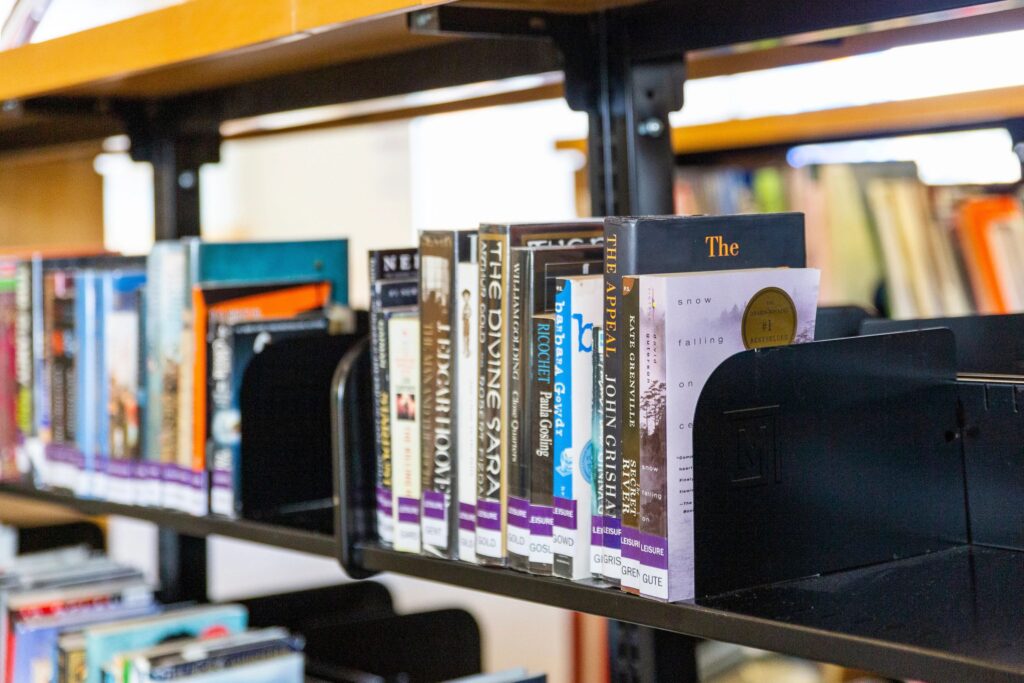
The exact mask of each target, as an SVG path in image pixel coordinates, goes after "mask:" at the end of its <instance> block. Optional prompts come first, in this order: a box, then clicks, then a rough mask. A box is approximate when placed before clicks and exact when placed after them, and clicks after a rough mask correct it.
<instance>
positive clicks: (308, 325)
mask: <svg viewBox="0 0 1024 683" xmlns="http://www.w3.org/2000/svg"><path fill="white" fill-rule="evenodd" d="M210 333H211V336H212V339H211V341H210V344H209V358H210V371H209V379H208V384H207V391H208V392H209V396H208V399H207V401H208V405H209V406H210V411H209V419H208V424H207V434H208V435H209V436H208V438H207V463H208V465H209V469H210V513H211V514H214V515H220V516H224V517H232V518H238V517H241V516H242V500H241V497H240V491H241V479H240V477H241V472H242V464H241V463H242V416H241V400H242V399H241V391H242V378H243V377H244V375H245V369H246V367H248V365H249V361H251V360H252V359H253V358H254V357H255V356H256V355H258V354H259V353H261V352H262V351H263V350H264V349H265V348H266V347H267V346H269V345H270V344H273V343H276V342H279V341H284V340H287V339H297V338H303V337H311V336H323V335H327V334H330V333H331V323H330V320H328V318H327V317H326V316H324V315H322V314H314V315H309V316H300V317H297V318H284V319H277V318H271V319H266V320H256V321H251V322H239V323H230V322H219V323H217V324H216V325H214V326H212V327H211V330H210Z"/></svg>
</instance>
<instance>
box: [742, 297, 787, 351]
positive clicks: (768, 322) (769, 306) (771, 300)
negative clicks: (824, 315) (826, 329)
mask: <svg viewBox="0 0 1024 683" xmlns="http://www.w3.org/2000/svg"><path fill="white" fill-rule="evenodd" d="M794 339H796V305H795V304H794V303H793V299H791V298H790V297H789V294H786V292H784V291H783V290H781V289H779V288H778V287H766V288H764V289H762V290H761V291H760V292H758V293H757V294H755V295H754V296H752V297H750V301H749V302H748V303H747V308H746V309H745V310H744V311H743V346H744V348H747V349H763V348H765V347H768V346H785V345H786V344H792V343H793V340H794Z"/></svg>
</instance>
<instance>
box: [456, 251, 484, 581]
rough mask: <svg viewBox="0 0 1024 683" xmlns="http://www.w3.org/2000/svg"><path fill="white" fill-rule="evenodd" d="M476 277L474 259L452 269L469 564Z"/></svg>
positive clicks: (463, 531) (462, 543) (462, 509)
mask: <svg viewBox="0 0 1024 683" xmlns="http://www.w3.org/2000/svg"><path fill="white" fill-rule="evenodd" d="M474 250H475V246H474ZM479 277H480V274H479V269H478V267H477V263H476V260H475V258H474V260H473V262H472V263H459V264H458V266H457V267H456V269H455V284H456V292H457V298H456V302H455V305H456V306H458V311H457V314H456V321H455V324H456V335H455V348H456V354H457V361H456V365H457V372H456V375H457V378H458V380H457V381H458V390H457V392H456V396H457V397H458V407H457V410H458V420H457V425H458V427H457V429H458V441H457V443H458V450H459V452H458V478H459V481H458V486H457V487H456V488H457V490H458V495H459V520H458V524H459V559H460V560H463V561H465V562H473V563H475V562H476V487H477V482H476V449H477V439H476V437H477V432H476V430H477V401H478V399H477V391H478V388H479V387H478V384H477V380H478V378H479V376H480V375H479V373H480V368H479V366H478V359H479V357H480V338H479V330H480V323H479V318H478V311H479V308H480V282H479Z"/></svg>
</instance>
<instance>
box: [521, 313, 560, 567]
mask: <svg viewBox="0 0 1024 683" xmlns="http://www.w3.org/2000/svg"><path fill="white" fill-rule="evenodd" d="M531 328H532V339H533V341H532V344H531V345H530V348H531V351H530V356H531V360H530V368H531V371H530V376H531V380H532V382H531V388H530V391H529V392H528V400H527V417H526V432H527V437H526V438H527V443H528V445H529V448H530V572H532V573H534V574H540V575H543V576H550V575H551V574H552V571H553V569H552V565H553V562H554V551H553V550H552V547H551V537H552V533H553V530H554V517H553V515H554V512H553V510H552V507H551V505H552V492H553V486H554V480H553V478H554V474H555V473H554V469H553V467H552V463H553V462H554V453H553V452H554V428H555V424H554V409H555V405H554V401H555V391H554V370H555V314H554V313H539V314H537V315H535V316H533V320H532V321H531Z"/></svg>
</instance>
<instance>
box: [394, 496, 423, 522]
mask: <svg viewBox="0 0 1024 683" xmlns="http://www.w3.org/2000/svg"><path fill="white" fill-rule="evenodd" d="M398 521H399V522H409V523H412V524H418V523H419V521H420V502H419V501H418V500H416V499H415V498H399V499H398Z"/></svg>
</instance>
